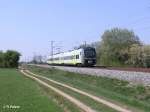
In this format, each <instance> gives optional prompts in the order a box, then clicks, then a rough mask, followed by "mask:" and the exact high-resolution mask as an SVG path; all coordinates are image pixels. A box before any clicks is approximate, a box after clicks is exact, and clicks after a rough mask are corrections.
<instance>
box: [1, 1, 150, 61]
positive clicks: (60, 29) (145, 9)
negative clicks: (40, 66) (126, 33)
mask: <svg viewBox="0 0 150 112" xmlns="http://www.w3.org/2000/svg"><path fill="white" fill-rule="evenodd" d="M113 27H120V28H128V29H129V30H133V31H134V32H135V33H136V34H137V35H138V36H139V37H140V39H141V41H143V42H144V43H146V44H150V1H149V0H0V49H1V50H4V51H5V50H7V49H14V50H18V51H20V52H21V53H22V55H23V56H22V60H25V59H29V58H31V57H32V56H33V54H42V55H48V54H49V53H50V41H51V40H54V41H55V43H54V44H56V45H60V46H63V47H62V49H63V50H69V49H72V48H73V47H74V46H77V45H79V44H81V43H83V41H87V42H88V43H91V42H95V41H100V40H101V35H102V34H103V32H104V31H105V30H107V29H111V28H113Z"/></svg>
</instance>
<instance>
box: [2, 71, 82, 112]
mask: <svg viewBox="0 0 150 112" xmlns="http://www.w3.org/2000/svg"><path fill="white" fill-rule="evenodd" d="M15 106H16V107H15ZM64 110H69V111H70V112H79V110H78V109H77V108H76V107H75V106H74V105H73V104H71V103H70V102H68V101H66V100H65V99H64V98H62V97H60V96H59V95H57V94H56V93H54V92H53V91H50V90H48V89H47V88H43V87H42V86H40V85H38V84H37V83H36V82H34V81H33V80H30V79H28V78H25V77H24V76H23V75H22V74H21V73H20V72H19V71H18V70H16V69H0V112H64Z"/></svg>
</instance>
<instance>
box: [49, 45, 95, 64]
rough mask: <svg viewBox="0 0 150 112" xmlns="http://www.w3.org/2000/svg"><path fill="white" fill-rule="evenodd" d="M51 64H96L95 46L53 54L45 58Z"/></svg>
mask: <svg viewBox="0 0 150 112" xmlns="http://www.w3.org/2000/svg"><path fill="white" fill-rule="evenodd" d="M47 63H48V64H51V65H75V66H94V65H95V64H96V51H95V48H92V47H85V48H79V49H77V50H72V51H68V52H63V53H58V54H54V55H53V56H49V57H48V60H47Z"/></svg>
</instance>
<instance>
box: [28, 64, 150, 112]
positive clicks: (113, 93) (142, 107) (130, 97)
mask: <svg viewBox="0 0 150 112" xmlns="http://www.w3.org/2000/svg"><path fill="white" fill-rule="evenodd" d="M28 68H29V70H31V71H32V72H34V73H37V74H39V75H43V76H46V77H48V78H51V79H54V80H56V81H59V82H62V83H66V84H68V85H70V86H73V87H76V88H78V89H81V90H84V91H87V92H89V93H91V94H93V95H96V96H100V97H103V98H105V99H109V100H111V101H113V102H115V103H118V104H119V105H127V106H129V107H130V108H133V110H134V109H135V110H136V109H137V110H136V111H145V112H149V111H150V88H148V87H144V86H142V85H134V84H131V83H129V82H127V81H120V80H117V79H110V78H106V77H97V76H87V75H81V74H77V73H71V72H64V71H61V70H56V69H48V68H40V67H33V66H30V67H28ZM64 91H66V92H68V93H71V91H69V90H66V89H64ZM71 94H72V95H74V96H75V97H78V98H79V99H82V101H84V102H86V103H87V104H88V105H91V106H92V107H94V108H96V109H99V108H101V106H97V104H96V103H95V102H93V103H92V102H90V101H89V102H88V100H87V99H86V98H84V97H82V96H81V95H80V96H81V97H80V96H79V95H77V94H76V93H71ZM92 104H93V105H92ZM104 108H105V107H104ZM102 109H103V108H102Z"/></svg>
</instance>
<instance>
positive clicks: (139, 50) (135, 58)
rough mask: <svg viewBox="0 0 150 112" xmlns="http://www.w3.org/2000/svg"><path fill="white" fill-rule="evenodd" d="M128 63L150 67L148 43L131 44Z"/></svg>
mask: <svg viewBox="0 0 150 112" xmlns="http://www.w3.org/2000/svg"><path fill="white" fill-rule="evenodd" d="M129 56H130V58H129V60H128V63H129V64H130V65H133V66H135V67H150V45H143V46H139V45H136V44H134V45H132V47H131V48H130V51H129Z"/></svg>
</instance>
